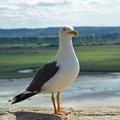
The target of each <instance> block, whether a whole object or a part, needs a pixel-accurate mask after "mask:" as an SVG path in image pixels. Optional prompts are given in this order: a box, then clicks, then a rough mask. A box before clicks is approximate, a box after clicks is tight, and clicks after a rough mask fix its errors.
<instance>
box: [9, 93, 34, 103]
mask: <svg viewBox="0 0 120 120" xmlns="http://www.w3.org/2000/svg"><path fill="white" fill-rule="evenodd" d="M35 94H36V93H26V94H24V93H21V94H19V95H17V96H15V97H14V98H13V99H12V100H9V102H12V103H11V104H15V103H18V102H21V101H23V100H25V99H27V98H29V97H32V96H33V95H35Z"/></svg>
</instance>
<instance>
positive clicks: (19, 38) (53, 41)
mask: <svg viewBox="0 0 120 120" xmlns="http://www.w3.org/2000/svg"><path fill="white" fill-rule="evenodd" d="M59 29H60V28H59V27H49V28H40V29H26V28H20V29H0V44H39V45H40V44H44V43H47V44H50V45H52V46H56V45H58V39H59V38H58V32H59ZM75 30H77V31H78V32H79V35H78V36H76V37H73V42H74V45H103V44H120V27H75Z"/></svg>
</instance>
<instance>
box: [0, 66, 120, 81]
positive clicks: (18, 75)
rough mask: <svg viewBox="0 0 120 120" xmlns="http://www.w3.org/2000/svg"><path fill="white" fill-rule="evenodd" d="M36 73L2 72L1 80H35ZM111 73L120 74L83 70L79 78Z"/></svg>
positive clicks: (0, 73) (0, 74)
mask: <svg viewBox="0 0 120 120" xmlns="http://www.w3.org/2000/svg"><path fill="white" fill-rule="evenodd" d="M30 69H31V68H30ZM36 73H37V71H34V72H31V73H18V72H17V71H6V72H0V79H19V78H28V76H29V78H33V77H34V76H35V74H36ZM109 73H120V71H106V70H105V71H99V70H98V71H96V70H83V71H80V73H79V75H78V76H81V75H101V74H109Z"/></svg>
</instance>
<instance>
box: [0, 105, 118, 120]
mask: <svg viewBox="0 0 120 120" xmlns="http://www.w3.org/2000/svg"><path fill="white" fill-rule="evenodd" d="M63 109H64V110H66V111H71V114H70V115H63V116H60V115H56V114H54V113H53V108H40V107H38V108H37V107H22V108H17V109H8V108H6V109H3V108H1V109H0V120H120V107H117V106H114V107H106V106H105V107H71V108H63ZM6 111H7V113H6Z"/></svg>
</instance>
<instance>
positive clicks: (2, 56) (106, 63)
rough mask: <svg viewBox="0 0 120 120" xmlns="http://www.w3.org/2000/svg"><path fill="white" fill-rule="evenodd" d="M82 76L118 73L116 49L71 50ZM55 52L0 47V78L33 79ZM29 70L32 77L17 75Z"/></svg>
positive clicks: (119, 57)
mask: <svg viewBox="0 0 120 120" xmlns="http://www.w3.org/2000/svg"><path fill="white" fill-rule="evenodd" d="M74 48H75V51H76V54H77V57H78V59H79V61H80V65H81V71H82V72H120V45H101V46H77V47H74ZM57 50H58V48H57V47H41V46H39V45H1V46H0V78H17V77H33V76H34V74H35V73H36V71H37V69H38V68H39V67H40V66H42V65H43V64H44V63H46V62H47V61H49V60H51V59H52V58H53V57H54V56H55V54H56V52H57ZM26 68H33V69H34V70H35V72H34V73H32V74H18V70H19V69H26Z"/></svg>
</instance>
